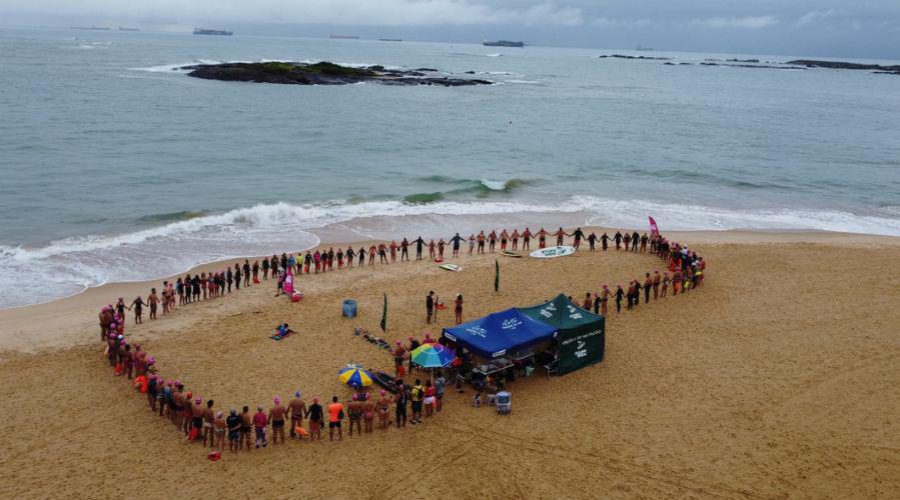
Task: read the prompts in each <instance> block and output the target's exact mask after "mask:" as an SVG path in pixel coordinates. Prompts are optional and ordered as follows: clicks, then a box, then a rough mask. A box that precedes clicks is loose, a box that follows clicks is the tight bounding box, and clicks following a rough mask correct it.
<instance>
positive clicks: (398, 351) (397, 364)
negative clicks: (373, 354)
mask: <svg viewBox="0 0 900 500" xmlns="http://www.w3.org/2000/svg"><path fill="white" fill-rule="evenodd" d="M393 354H394V372H395V373H394V376H395V377H397V378H400V377H401V376H403V375H402V374H401V373H400V372H402V371H403V358H404V357H405V356H406V347H403V342H400V341H399V340H398V341H397V342H396V347H394V351H393Z"/></svg>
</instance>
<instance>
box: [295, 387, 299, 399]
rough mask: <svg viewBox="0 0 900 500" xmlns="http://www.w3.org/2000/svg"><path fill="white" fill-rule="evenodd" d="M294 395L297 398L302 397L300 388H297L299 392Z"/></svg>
mask: <svg viewBox="0 0 900 500" xmlns="http://www.w3.org/2000/svg"><path fill="white" fill-rule="evenodd" d="M294 397H295V398H299V397H300V390H299V389H298V390H297V392H295V393H294Z"/></svg>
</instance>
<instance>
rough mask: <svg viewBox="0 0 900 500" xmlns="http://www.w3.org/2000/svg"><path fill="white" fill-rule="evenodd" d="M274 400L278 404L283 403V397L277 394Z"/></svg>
mask: <svg viewBox="0 0 900 500" xmlns="http://www.w3.org/2000/svg"><path fill="white" fill-rule="evenodd" d="M273 401H275V404H277V405H280V404H281V398H279V397H278V396H275V399H274V400H273Z"/></svg>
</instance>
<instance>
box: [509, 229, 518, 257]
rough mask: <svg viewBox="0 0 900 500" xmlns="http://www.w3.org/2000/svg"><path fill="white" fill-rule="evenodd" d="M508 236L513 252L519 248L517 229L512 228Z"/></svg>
mask: <svg viewBox="0 0 900 500" xmlns="http://www.w3.org/2000/svg"><path fill="white" fill-rule="evenodd" d="M509 238H510V239H511V240H512V249H513V252H515V251H516V250H518V249H519V230H518V229H513V232H512V234H510V235H509Z"/></svg>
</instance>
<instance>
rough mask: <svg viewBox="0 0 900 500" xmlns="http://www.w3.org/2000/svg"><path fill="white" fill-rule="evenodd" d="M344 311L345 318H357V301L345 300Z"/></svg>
mask: <svg viewBox="0 0 900 500" xmlns="http://www.w3.org/2000/svg"><path fill="white" fill-rule="evenodd" d="M343 310H344V317H345V318H355V317H356V301H355V300H345V301H344V306H343Z"/></svg>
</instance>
